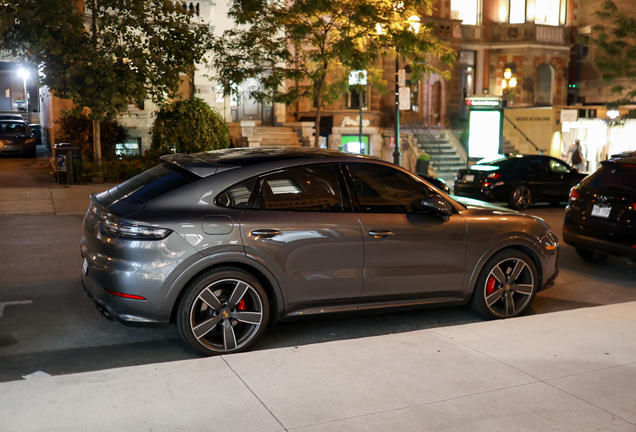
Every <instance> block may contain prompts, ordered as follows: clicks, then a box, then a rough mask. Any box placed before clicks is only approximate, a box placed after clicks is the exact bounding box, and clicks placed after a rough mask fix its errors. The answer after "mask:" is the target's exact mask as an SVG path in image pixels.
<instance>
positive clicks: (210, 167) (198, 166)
mask: <svg viewBox="0 0 636 432" xmlns="http://www.w3.org/2000/svg"><path fill="white" fill-rule="evenodd" d="M160 159H161V160H163V161H165V162H168V163H171V164H173V165H176V166H178V167H180V168H183V169H185V170H187V171H190V172H191V173H193V174H196V175H197V176H199V177H209V176H211V175H214V174H218V173H220V172H223V171H227V170H230V169H234V168H238V166H236V165H219V164H218V163H217V162H216V159H215V158H214V156H212V155H211V154H208V153H197V154H181V153H180V154H169V155H165V156H161V158H160Z"/></svg>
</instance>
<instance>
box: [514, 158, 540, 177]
mask: <svg viewBox="0 0 636 432" xmlns="http://www.w3.org/2000/svg"><path fill="white" fill-rule="evenodd" d="M517 171H519V172H523V173H534V174H538V173H545V172H546V171H545V165H544V164H543V161H542V160H541V159H539V158H524V159H520V160H519V161H518V162H517Z"/></svg>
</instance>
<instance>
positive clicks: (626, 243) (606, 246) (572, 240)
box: [563, 217, 636, 262]
mask: <svg viewBox="0 0 636 432" xmlns="http://www.w3.org/2000/svg"><path fill="white" fill-rule="evenodd" d="M602 237H607V235H606V234H605V233H602V232H597V231H594V230H591V229H589V228H585V227H583V226H580V225H576V224H574V223H573V222H571V221H570V220H569V219H568V218H567V217H566V219H565V221H564V223H563V241H565V243H567V244H569V245H570V246H574V247H579V248H583V249H587V250H591V251H594V252H600V253H604V254H607V255H612V256H617V257H623V258H627V259H629V260H631V261H634V262H636V248H635V247H634V246H636V236H634V235H632V236H629V235H625V234H623V233H621V235H620V239H618V238H617V239H616V240H612V239H608V238H602Z"/></svg>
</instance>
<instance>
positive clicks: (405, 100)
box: [398, 87, 411, 111]
mask: <svg viewBox="0 0 636 432" xmlns="http://www.w3.org/2000/svg"><path fill="white" fill-rule="evenodd" d="M398 108H399V109H400V110H403V111H407V110H410V109H411V88H410V87H400V90H399V93H398Z"/></svg>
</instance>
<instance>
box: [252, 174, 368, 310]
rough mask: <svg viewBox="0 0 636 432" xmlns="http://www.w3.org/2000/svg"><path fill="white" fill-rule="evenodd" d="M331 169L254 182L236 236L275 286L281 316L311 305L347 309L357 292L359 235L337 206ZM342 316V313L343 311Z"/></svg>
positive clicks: (338, 177)
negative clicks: (281, 299)
mask: <svg viewBox="0 0 636 432" xmlns="http://www.w3.org/2000/svg"><path fill="white" fill-rule="evenodd" d="M342 181H343V177H342V173H341V171H340V167H339V165H337V164H321V165H306V166H300V167H293V168H288V169H283V170H279V171H276V172H273V173H269V174H266V175H263V176H261V177H260V178H259V179H258V184H257V191H255V192H254V193H255V194H256V198H255V200H254V204H253V207H252V208H248V209H246V210H245V211H244V212H243V215H242V217H241V233H242V235H243V242H244V244H245V252H246V254H247V256H248V257H250V258H252V259H254V260H257V261H261V262H263V263H265V264H266V265H267V266H268V267H269V268H270V269H272V271H273V272H274V273H275V274H276V276H277V277H278V279H279V280H280V281H281V284H282V288H283V291H284V295H285V302H286V308H287V311H286V312H287V313H290V311H292V310H301V309H302V308H303V307H309V305H311V304H314V305H316V304H333V303H338V302H340V303H341V304H352V305H354V308H355V309H357V302H358V300H359V298H360V295H361V292H362V282H363V274H362V264H363V262H362V258H363V256H362V255H363V243H362V229H361V227H360V222H359V221H358V218H357V217H356V215H355V214H354V213H353V212H352V211H351V208H350V207H351V206H350V203H348V199H347V205H346V206H345V205H343V200H342V193H341V189H340V183H341V182H342ZM345 310H346V308H345Z"/></svg>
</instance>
